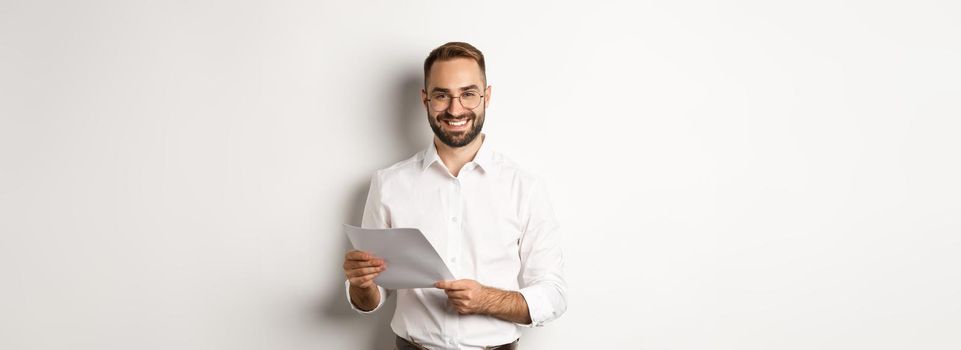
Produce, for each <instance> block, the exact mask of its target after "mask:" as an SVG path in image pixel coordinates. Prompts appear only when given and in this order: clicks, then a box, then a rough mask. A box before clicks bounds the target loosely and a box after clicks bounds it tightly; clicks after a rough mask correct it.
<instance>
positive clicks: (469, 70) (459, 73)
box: [427, 58, 484, 91]
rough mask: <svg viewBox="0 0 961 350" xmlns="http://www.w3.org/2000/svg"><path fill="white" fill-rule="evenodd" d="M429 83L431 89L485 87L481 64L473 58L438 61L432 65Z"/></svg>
mask: <svg viewBox="0 0 961 350" xmlns="http://www.w3.org/2000/svg"><path fill="white" fill-rule="evenodd" d="M427 84H428V87H430V88H431V90H436V89H440V90H446V91H452V90H468V88H470V87H472V86H473V88H477V89H483V86H484V74H483V72H481V70H480V65H478V64H477V62H476V61H474V60H471V59H464V58H456V59H452V60H445V61H437V62H434V65H433V66H431V69H430V75H429V76H428V78H427Z"/></svg>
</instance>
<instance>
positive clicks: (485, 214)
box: [344, 42, 567, 349]
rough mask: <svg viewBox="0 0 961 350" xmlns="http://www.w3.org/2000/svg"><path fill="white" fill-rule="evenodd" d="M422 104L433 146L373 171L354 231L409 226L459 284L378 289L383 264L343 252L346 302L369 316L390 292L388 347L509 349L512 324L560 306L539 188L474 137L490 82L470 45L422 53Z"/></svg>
mask: <svg viewBox="0 0 961 350" xmlns="http://www.w3.org/2000/svg"><path fill="white" fill-rule="evenodd" d="M421 99H422V100H423V103H424V107H425V108H426V109H427V120H428V123H429V124H430V127H431V129H433V130H434V138H433V142H432V143H431V145H430V146H428V147H427V149H425V150H423V151H421V152H418V153H417V154H415V155H414V156H413V157H411V158H409V159H407V160H404V161H401V162H398V163H396V164H394V165H392V166H390V167H387V168H385V169H381V170H378V171H377V172H376V173H375V174H374V176H373V177H372V179H371V185H370V192H369V193H368V196H367V204H366V207H365V208H364V217H363V222H362V224H361V225H362V226H363V227H365V228H388V227H415V228H419V229H420V230H421V231H422V232H423V233H424V235H425V236H426V237H427V239H428V240H429V241H430V243H431V244H432V245H433V246H434V248H435V249H437V252H438V253H439V254H440V256H441V258H443V259H444V260H445V262H446V263H447V265H448V267H450V269H451V272H452V273H453V275H454V276H455V278H458V279H457V280H453V281H438V282H437V283H436V284H434V287H435V288H421V289H401V290H396V291H394V290H386V289H384V288H383V287H380V286H378V285H377V284H375V283H374V278H375V277H377V275H378V274H379V273H381V272H383V271H385V270H386V269H387V268H389V266H388V264H386V262H384V261H383V260H382V259H379V258H377V257H375V256H372V255H371V254H369V253H367V252H361V251H356V250H352V251H349V252H347V254H346V255H345V257H344V273H345V274H346V276H347V281H346V282H345V286H346V289H347V300H348V302H349V303H350V305H351V307H352V308H353V309H354V310H357V311H358V312H361V313H371V312H374V311H376V310H378V309H379V308H380V307H381V305H383V304H384V300H385V299H386V298H387V297H389V296H390V295H392V294H395V293H396V294H397V309H396V311H395V313H394V318H393V320H392V321H391V328H392V329H393V331H394V332H395V333H396V334H397V340H396V344H397V348H398V349H424V348H428V349H515V348H516V347H517V343H518V340H519V337H520V334H521V332H520V331H521V328H520V327H536V326H541V325H543V324H544V323H546V322H548V321H551V320H553V319H556V318H557V317H559V316H560V315H561V314H563V313H564V311H565V310H566V309H567V292H566V288H567V287H566V283H565V281H564V277H563V274H562V268H563V263H564V260H563V256H562V254H561V247H560V241H559V237H558V232H557V221H556V219H555V218H554V214H553V211H552V209H551V206H550V203H549V202H548V200H547V193H546V192H545V188H544V186H543V184H542V183H541V182H539V181H538V180H537V178H535V177H533V176H532V175H530V174H529V173H527V172H524V171H522V170H521V169H520V168H518V166H517V165H516V164H514V163H513V162H511V161H510V160H508V159H506V158H505V157H504V156H502V155H501V154H500V153H497V152H496V151H494V150H492V149H491V146H490V141H489V140H487V135H486V134H484V133H481V129H482V127H483V126H484V119H485V112H486V110H487V107H488V105H490V101H491V87H490V86H489V85H487V76H486V71H485V64H484V56H483V54H482V53H481V52H480V51H479V50H477V49H476V48H475V47H473V46H471V45H470V44H467V43H462V42H450V43H447V44H444V45H442V46H440V47H438V48H436V49H434V50H433V51H431V53H430V54H429V55H428V56H427V59H426V60H425V61H424V89H423V90H421Z"/></svg>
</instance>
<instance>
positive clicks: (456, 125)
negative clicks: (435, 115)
mask: <svg viewBox="0 0 961 350" xmlns="http://www.w3.org/2000/svg"><path fill="white" fill-rule="evenodd" d="M470 120H471V119H470V118H464V119H444V120H441V123H443V124H447V128H448V129H451V130H466V129H467V124H468V122H470Z"/></svg>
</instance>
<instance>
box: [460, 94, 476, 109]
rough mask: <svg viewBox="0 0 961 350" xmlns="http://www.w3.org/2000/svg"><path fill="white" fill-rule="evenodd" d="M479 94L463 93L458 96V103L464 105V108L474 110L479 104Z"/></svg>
mask: <svg viewBox="0 0 961 350" xmlns="http://www.w3.org/2000/svg"><path fill="white" fill-rule="evenodd" d="M480 100H481V98H480V94H478V93H476V92H465V93H464V94H463V95H460V103H461V104H463V105H464V108H467V109H474V108H477V105H479V104H480Z"/></svg>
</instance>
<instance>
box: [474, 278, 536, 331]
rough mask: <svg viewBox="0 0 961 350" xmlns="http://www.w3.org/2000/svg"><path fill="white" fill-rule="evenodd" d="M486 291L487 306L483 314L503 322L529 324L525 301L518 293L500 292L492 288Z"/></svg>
mask: <svg viewBox="0 0 961 350" xmlns="http://www.w3.org/2000/svg"><path fill="white" fill-rule="evenodd" d="M484 288H485V289H487V292H488V293H487V294H488V298H487V305H486V307H484V310H485V312H484V313H485V314H487V315H489V316H493V317H496V318H499V319H502V320H504V321H508V322H514V323H518V324H530V323H531V316H530V311H529V310H528V308H527V301H526V300H524V296H523V295H521V293H520V292H514V291H507V290H501V289H497V288H492V287H484Z"/></svg>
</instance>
